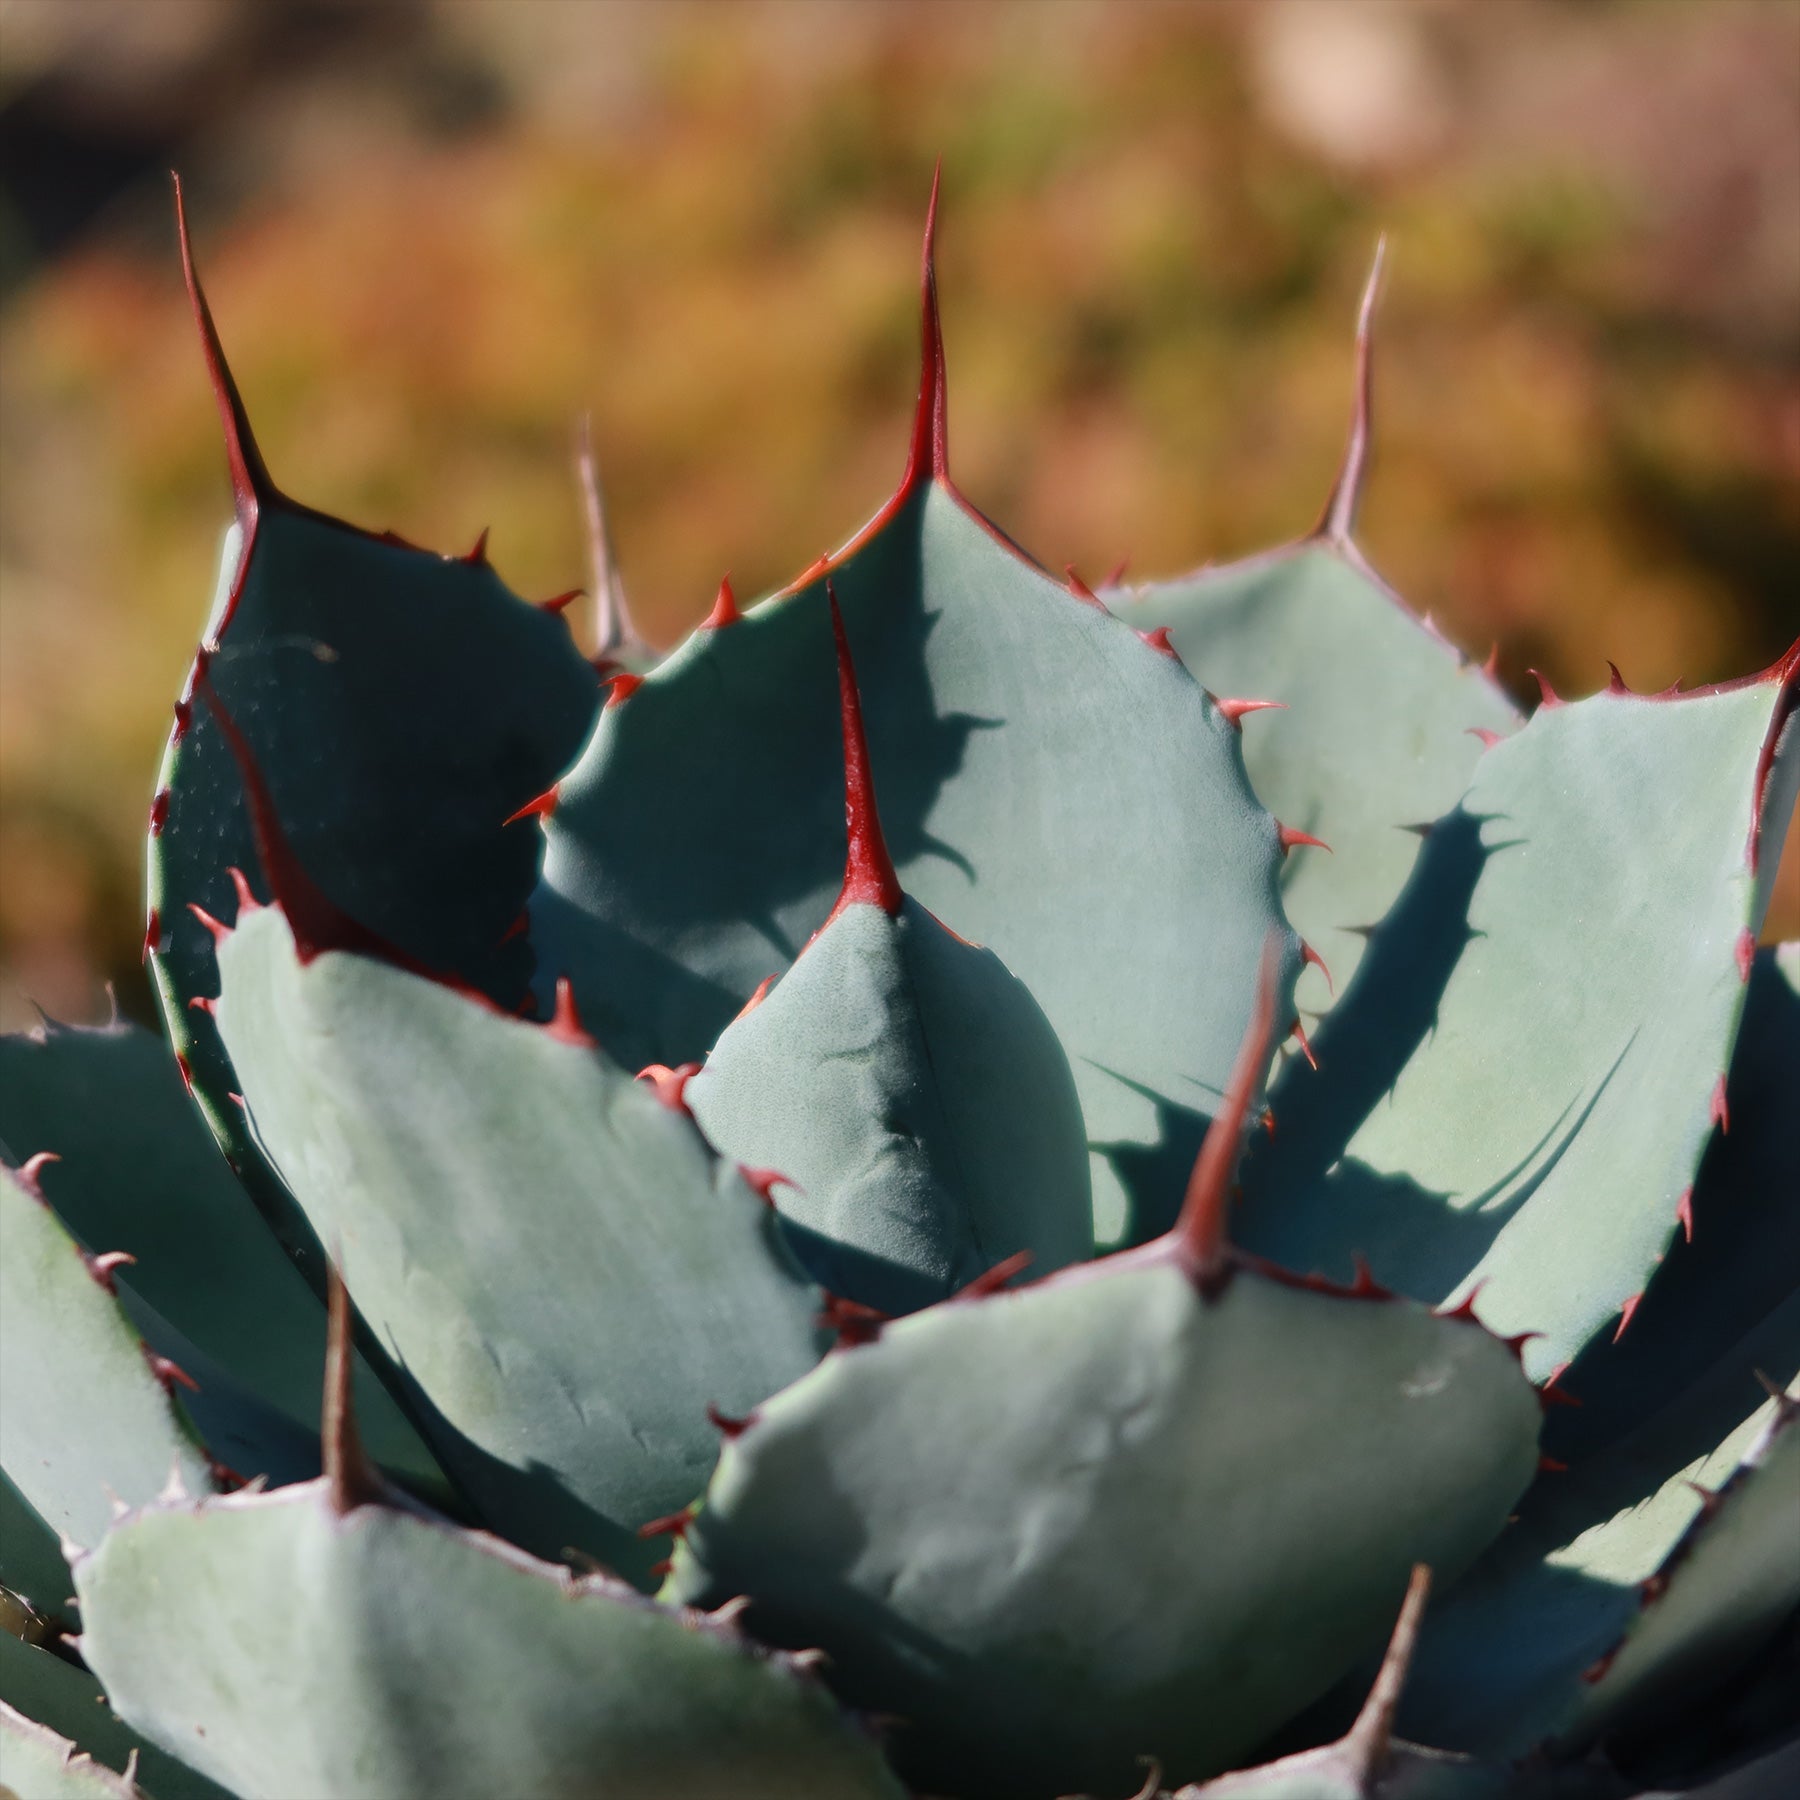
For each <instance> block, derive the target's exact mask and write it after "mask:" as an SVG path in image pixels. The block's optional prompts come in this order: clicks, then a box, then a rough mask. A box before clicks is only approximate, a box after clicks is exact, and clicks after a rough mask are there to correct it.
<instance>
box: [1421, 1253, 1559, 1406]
mask: <svg viewBox="0 0 1800 1800" xmlns="http://www.w3.org/2000/svg"><path fill="white" fill-rule="evenodd" d="M1487 1284H1488V1278H1487V1277H1486V1276H1485V1275H1484V1276H1482V1278H1481V1279H1480V1280H1479V1281H1478V1282H1476V1284H1475V1285H1474V1286H1473V1287H1472V1288H1470V1289H1469V1291H1468V1292H1467V1293H1466V1294H1464V1295H1463V1297H1462V1298H1461V1299H1460V1300H1459V1301H1457V1303H1456V1304H1455V1305H1454V1306H1448V1307H1440V1308H1439V1309H1438V1317H1439V1318H1440V1319H1466V1320H1467V1321H1468V1322H1469V1323H1470V1324H1471V1325H1479V1324H1480V1323H1481V1321H1480V1320H1479V1319H1478V1318H1477V1317H1476V1316H1475V1302H1476V1301H1477V1300H1479V1299H1480V1298H1481V1290H1482V1289H1483V1288H1484V1287H1486V1286H1487ZM1560 1372H1561V1371H1560V1370H1559V1371H1558V1373H1560ZM1551 1379H1552V1380H1554V1379H1555V1377H1554V1376H1552V1377H1551Z"/></svg>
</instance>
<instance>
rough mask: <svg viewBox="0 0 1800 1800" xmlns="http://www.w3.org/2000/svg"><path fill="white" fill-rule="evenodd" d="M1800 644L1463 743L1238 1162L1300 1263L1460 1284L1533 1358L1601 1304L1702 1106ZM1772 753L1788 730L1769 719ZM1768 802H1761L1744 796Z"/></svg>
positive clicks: (1586, 1330)
mask: <svg viewBox="0 0 1800 1800" xmlns="http://www.w3.org/2000/svg"><path fill="white" fill-rule="evenodd" d="M1797 674H1800V650H1797V651H1796V652H1795V653H1793V654H1791V655H1790V656H1789V658H1788V659H1786V660H1785V661H1784V662H1783V663H1782V664H1781V665H1779V666H1778V667H1777V668H1776V669H1774V670H1771V671H1769V672H1768V673H1767V674H1766V675H1764V676H1760V677H1756V678H1753V679H1751V680H1749V681H1746V682H1743V683H1739V684H1735V685H1733V686H1730V687H1727V688H1722V689H1715V690H1710V691H1708V692H1707V693H1705V694H1698V693H1697V694H1693V695H1689V696H1684V697H1682V698H1681V699H1679V700H1667V699H1645V698H1639V697H1636V696H1632V695H1627V694H1624V693H1623V692H1608V693H1603V694H1600V695H1597V696H1595V697H1593V698H1592V699H1589V700H1585V701H1582V702H1581V703H1579V704H1577V705H1563V704H1557V705H1554V706H1547V707H1545V708H1543V709H1541V710H1540V711H1539V712H1538V713H1537V714H1536V715H1535V716H1534V717H1533V719H1532V721H1531V723H1530V724H1529V725H1528V726H1527V727H1526V728H1525V729H1524V730H1522V731H1521V732H1519V733H1518V734H1517V735H1515V736H1514V737H1512V738H1509V739H1507V740H1506V741H1504V742H1502V743H1500V744H1498V745H1496V746H1495V747H1494V748H1493V749H1491V750H1489V751H1488V752H1487V754H1486V755H1485V756H1484V757H1483V758H1482V760H1481V763H1480V765H1479V767H1478V769H1477V771H1476V775H1475V779H1474V781H1473V782H1472V783H1471V785H1470V787H1469V791H1468V793H1467V794H1466V795H1465V796H1464V798H1463V800H1462V802H1461V804H1460V806H1459V807H1458V808H1457V809H1456V810H1455V811H1453V812H1451V813H1449V814H1447V815H1446V816H1445V817H1443V818H1442V819H1440V820H1438V821H1437V822H1436V824H1435V825H1434V826H1433V827H1432V829H1431V832H1430V835H1429V836H1428V838H1427V839H1426V842H1425V848H1424V850H1423V852H1422V854H1421V856H1420V858H1419V861H1418V864H1417V865H1416V867H1415V868H1414V871H1413V875H1412V878H1411V880H1410V881H1409V883H1408V885H1407V888H1406V890H1405V892H1404V893H1403V894H1402V896H1401V898H1400V900H1399V901H1398V902H1397V903H1396V904H1395V906H1394V907H1393V909H1392V910H1391V911H1390V912H1389V914H1388V915H1387V917H1386V919H1385V920H1384V921H1383V923H1382V925H1381V927H1380V929H1379V930H1378V931H1377V932H1376V933H1375V934H1374V936H1373V938H1372V939H1371V941H1370V946H1369V950H1368V953H1367V955H1366V956H1365V957H1364V959H1363V963H1362V965H1361V967H1360V968H1359V969H1358V971H1357V975H1356V978H1355V980H1354V982H1353V983H1352V984H1351V988H1350V990H1349V991H1348V992H1347V993H1346V994H1345V995H1344V997H1343V999H1341V1000H1340V1001H1339V1003H1338V1005H1337V1007H1336V1008H1335V1009H1334V1010H1333V1011H1332V1013H1331V1015H1330V1017H1329V1018H1328V1019H1327V1020H1326V1021H1325V1024H1324V1025H1323V1027H1322V1028H1321V1030H1320V1033H1319V1036H1318V1039H1317V1041H1316V1046H1315V1047H1316V1050H1317V1055H1318V1060H1319V1072H1318V1073H1317V1074H1316V1075H1315V1074H1314V1073H1313V1072H1312V1071H1310V1070H1308V1069H1305V1068H1303V1067H1298V1066H1294V1065H1290V1066H1289V1068H1288V1070H1287V1071H1286V1073H1285V1075H1284V1077H1283V1079H1282V1080H1281V1082H1280V1083H1279V1084H1278V1086H1277V1089H1276V1092H1275V1093H1274V1094H1273V1095H1272V1096H1271V1104H1272V1106H1273V1109H1274V1112H1275V1115H1276V1120H1277V1128H1276V1131H1275V1133H1274V1136H1273V1137H1272V1138H1271V1139H1270V1140H1268V1141H1267V1142H1265V1143H1261V1144H1259V1145H1258V1146H1257V1148H1256V1149H1255V1150H1254V1152H1253V1153H1252V1155H1251V1157H1250V1159H1249V1161H1248V1164H1247V1166H1246V1169H1245V1176H1244V1186H1245V1205H1244V1208H1243V1215H1242V1219H1241V1221H1240V1229H1241V1231H1242V1234H1243V1237H1244V1239H1245V1241H1246V1242H1247V1244H1248V1245H1249V1246H1250V1248H1252V1249H1254V1250H1257V1251H1259V1252H1261V1253H1263V1254H1265V1255H1269V1256H1272V1257H1274V1258H1276V1259H1277V1260H1279V1261H1281V1262H1283V1263H1286V1264H1288V1265H1290V1266H1294V1267H1299V1268H1321V1269H1324V1270H1325V1271H1326V1272H1327V1273H1330V1274H1333V1275H1336V1276H1340V1277H1347V1276H1348V1274H1349V1273H1350V1270H1351V1268H1352V1259H1353V1257H1354V1256H1355V1255H1356V1254H1357V1253H1361V1254H1363V1255H1365V1256H1366V1257H1367V1258H1368V1259H1369V1262H1370V1263H1371V1265H1372V1266H1373V1268H1374V1270H1375V1272H1376V1274H1377V1275H1378V1276H1379V1277H1380V1278H1381V1279H1382V1280H1384V1281H1386V1282H1388V1283H1390V1284H1392V1285H1394V1286H1396V1287H1399V1288H1401V1289H1403V1290H1404V1291H1406V1292H1407V1293H1410V1294H1413V1295H1415V1296H1417V1297H1419V1298H1422V1299H1433V1300H1435V1299H1439V1298H1441V1297H1445V1296H1452V1295H1461V1294H1467V1293H1469V1292H1471V1291H1473V1290H1474V1289H1475V1287H1476V1286H1477V1285H1478V1284H1479V1285H1480V1288H1481V1294H1482V1311H1483V1316H1484V1317H1486V1318H1488V1319H1489V1320H1490V1322H1492V1323H1493V1324H1495V1325H1496V1327H1497V1328H1500V1329H1504V1330H1506V1331H1509V1332H1510V1331H1519V1330H1526V1329H1532V1330H1536V1331H1539V1332H1541V1333H1542V1336H1541V1337H1540V1338H1539V1339H1538V1340H1537V1341H1535V1342H1534V1343H1533V1344H1532V1346H1531V1348H1530V1350H1529V1351H1528V1353H1527V1354H1528V1360H1529V1364H1530V1366H1531V1367H1532V1369H1533V1372H1534V1373H1535V1374H1540V1375H1541V1374H1543V1373H1545V1372H1547V1371H1548V1370H1550V1369H1551V1368H1553V1367H1555V1366H1556V1365H1559V1364H1561V1363H1564V1362H1566V1361H1568V1360H1569V1359H1570V1358H1572V1357H1573V1356H1575V1355H1576V1354H1578V1353H1579V1352H1580V1350H1581V1349H1582V1348H1583V1347H1584V1346H1585V1345H1586V1344H1588V1343H1589V1342H1591V1341H1592V1340H1593V1339H1594V1338H1596V1337H1598V1336H1599V1335H1601V1334H1602V1333H1608V1334H1610V1333H1611V1332H1612V1331H1613V1330H1614V1329H1615V1328H1616V1326H1617V1323H1618V1318H1619V1312H1620V1309H1621V1307H1623V1306H1625V1305H1626V1304H1627V1303H1628V1302H1629V1301H1630V1300H1631V1299H1632V1297H1633V1296H1635V1295H1637V1294H1638V1293H1639V1292H1640V1291H1641V1290H1642V1288H1643V1286H1644V1282H1645V1279H1646V1277H1647V1276H1648V1274H1649V1272H1650V1270H1651V1269H1652V1268H1653V1267H1654V1266H1655V1263H1656V1260H1657V1258H1658V1257H1659V1256H1660V1255H1661V1254H1662V1252H1663V1250H1664V1249H1665V1247H1666V1246H1667V1244H1668V1242H1669V1239H1670V1236H1671V1234H1672V1233H1673V1231H1674V1230H1675V1229H1676V1219H1677V1216H1678V1207H1679V1205H1680V1203H1681V1199H1682V1196H1683V1195H1684V1194H1685V1193H1686V1191H1687V1190H1688V1188H1689V1187H1690V1186H1691V1184H1692V1182H1693V1179H1694V1172H1695V1169H1696V1167H1697V1165H1698V1163H1699V1160H1700V1154H1701V1151H1702V1150H1703V1149H1704V1148H1705V1145H1706V1143H1707V1140H1708V1138H1709V1137H1710V1136H1711V1134H1712V1131H1713V1127H1714V1124H1715V1121H1716V1119H1717V1118H1718V1116H1719V1101H1720V1099H1721V1097H1722V1095H1723V1081H1724V1069H1725V1066H1726V1062H1727V1059H1728V1056H1729V1054H1730V1049H1731V1043H1732V1038H1733V1034H1734V1032H1735V1030H1736V1027H1737V1020H1738V1014H1739V1011H1740V1009H1741V1007H1742V1005H1743V998H1744V984H1745V980H1746V978H1747V976H1748V973H1749V950H1750V947H1751V946H1752V945H1753V944H1754V941H1755V933H1756V929H1757V925H1758V922H1759V920H1760V918H1761V916H1762V908H1763V905H1764V903H1765V901H1766V887H1767V883H1768V881H1769V880H1770V879H1772V873H1773V869H1774V865H1775V862H1776V860H1777V859H1778V857H1779V854H1780V839H1781V835H1782V831H1783V828H1784V826H1785V823H1786V818H1787V811H1788V809H1789V807H1790V806H1791V800H1792V794H1793V783H1794V781H1795V779H1796V778H1800V733H1797V732H1796V731H1795V730H1794V728H1793V726H1792V724H1791V712H1792V707H1793V702H1794V694H1795V684H1796V676H1797ZM1778 739H1779V742H1780V746H1781V749H1780V754H1779V755H1777V740H1778ZM1759 807H1760V811H1759Z"/></svg>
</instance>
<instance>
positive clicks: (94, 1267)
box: [88, 1250, 137, 1294]
mask: <svg viewBox="0 0 1800 1800" xmlns="http://www.w3.org/2000/svg"><path fill="white" fill-rule="evenodd" d="M136 1262H137V1258H136V1257H135V1256H133V1255H132V1254H131V1252H130V1251H129V1250H104V1251H102V1252H101V1253H100V1255H98V1256H90V1257H89V1258H88V1273H89V1274H90V1275H91V1276H93V1278H94V1279H95V1280H96V1281H97V1282H99V1284H100V1285H101V1286H102V1287H103V1288H105V1289H106V1291H107V1292H108V1293H109V1294H112V1293H116V1292H117V1291H118V1289H117V1288H116V1287H115V1286H114V1284H113V1276H114V1275H115V1274H116V1273H117V1272H118V1271H119V1270H120V1269H129V1268H131V1267H133V1266H134V1265H135V1264H136Z"/></svg>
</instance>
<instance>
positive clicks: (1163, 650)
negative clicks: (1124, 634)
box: [1138, 625, 1181, 662]
mask: <svg viewBox="0 0 1800 1800" xmlns="http://www.w3.org/2000/svg"><path fill="white" fill-rule="evenodd" d="M1138 636H1139V637H1140V638H1142V639H1143V641H1144V642H1145V643H1146V644H1148V645H1149V646H1150V648H1151V649H1152V650H1154V651H1155V652H1156V654H1157V655H1158V656H1166V657H1167V658H1168V659H1169V661H1170V662H1180V661H1181V658H1180V657H1179V656H1177V655H1176V653H1175V646H1174V645H1173V644H1171V643H1170V642H1169V628H1168V626H1166V625H1159V626H1157V628H1156V629H1155V630H1154V631H1140V632H1139V633H1138Z"/></svg>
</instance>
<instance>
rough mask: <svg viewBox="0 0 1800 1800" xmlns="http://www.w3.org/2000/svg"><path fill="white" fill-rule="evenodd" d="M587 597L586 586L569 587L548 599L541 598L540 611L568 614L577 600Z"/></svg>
mask: <svg viewBox="0 0 1800 1800" xmlns="http://www.w3.org/2000/svg"><path fill="white" fill-rule="evenodd" d="M586 597H587V589H586V588H578V587H577V588H569V589H567V590H566V591H564V592H563V593H560V594H552V595H551V596H550V598H549V599H548V600H540V601H539V602H538V603H537V605H538V611H539V612H547V613H558V614H563V615H566V614H567V613H568V610H569V608H570V607H571V606H573V605H574V604H575V602H576V601H577V600H583V599H585V598H586Z"/></svg>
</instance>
